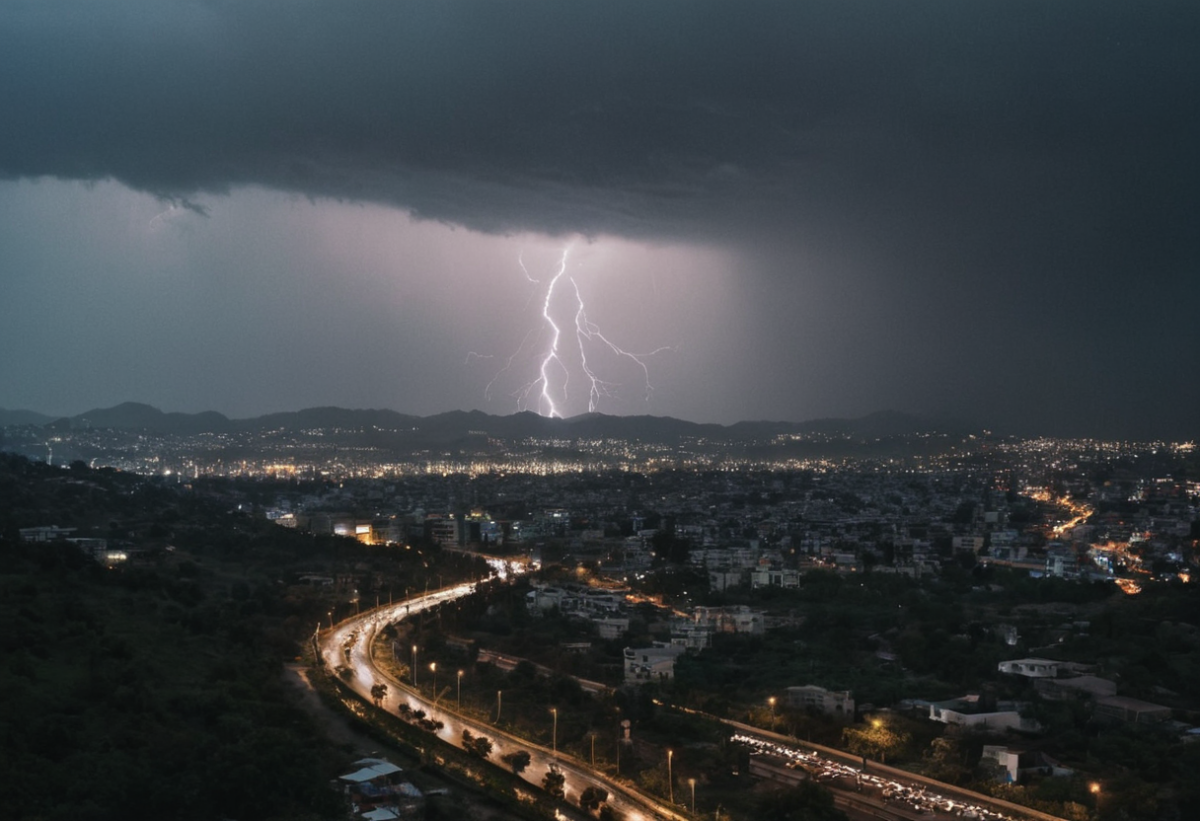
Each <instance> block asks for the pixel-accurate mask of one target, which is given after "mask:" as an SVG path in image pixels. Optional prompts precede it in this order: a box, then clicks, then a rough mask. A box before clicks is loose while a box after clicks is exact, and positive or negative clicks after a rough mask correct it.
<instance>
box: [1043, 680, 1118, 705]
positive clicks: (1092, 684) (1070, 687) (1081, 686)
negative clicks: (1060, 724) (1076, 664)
mask: <svg viewBox="0 0 1200 821" xmlns="http://www.w3.org/2000/svg"><path fill="white" fill-rule="evenodd" d="M1033 686H1034V688H1035V689H1036V690H1037V692H1038V695H1039V696H1041V697H1042V698H1048V699H1050V700H1051V701H1065V700H1067V699H1069V698H1105V697H1107V696H1115V695H1116V694H1117V683H1116V682H1115V681H1109V680H1108V679H1106V678H1099V677H1097V676H1074V677H1073V678H1055V679H1039V680H1038V681H1036V682H1034V685H1033Z"/></svg>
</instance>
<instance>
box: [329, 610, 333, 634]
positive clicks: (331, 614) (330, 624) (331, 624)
mask: <svg viewBox="0 0 1200 821" xmlns="http://www.w3.org/2000/svg"><path fill="white" fill-rule="evenodd" d="M329 629H330V630H332V629H333V611H332V610H330V611H329Z"/></svg>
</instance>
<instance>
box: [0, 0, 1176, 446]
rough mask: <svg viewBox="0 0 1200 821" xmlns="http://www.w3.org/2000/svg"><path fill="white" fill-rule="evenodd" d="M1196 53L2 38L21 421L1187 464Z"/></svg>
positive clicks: (5, 373)
mask: <svg viewBox="0 0 1200 821" xmlns="http://www.w3.org/2000/svg"><path fill="white" fill-rule="evenodd" d="M1198 14H1200V13H1198V12H1197V11H1196V10H1195V9H1193V8H1191V7H1189V6H1170V5H1164V6H1161V7H1154V8H1150V9H1145V8H1141V9H1132V8H1127V7H1126V6H1125V5H1124V4H1120V3H1104V4H1099V5H1098V4H1095V3H1088V4H1083V3H1070V2H1068V3H1056V4H1054V5H1053V6H1040V5H1020V4H1016V5H1014V4H1011V3H1005V4H989V3H983V4H972V5H971V6H970V7H963V8H947V7H945V6H944V5H942V4H932V3H921V4H906V5H904V6H902V7H901V6H895V5H894V4H882V3H849V4H847V3H836V4H834V3H829V4H826V3H814V4H804V6H803V7H800V8H797V7H794V4H781V5H776V4H764V5H762V6H760V7H750V8H749V9H747V8H741V7H738V8H733V7H729V6H726V5H721V4H708V3H688V4H672V3H664V4H655V5H654V6H653V7H649V8H647V7H645V6H644V5H642V4H621V3H615V4H614V3H606V4H603V5H590V4H585V5H572V6H570V7H566V6H563V7H560V6H557V5H541V4H527V5H522V6H520V7H515V8H513V7H505V6H498V5H495V4H490V3H489V4H473V3H460V4H449V5H447V4H429V5H426V4H405V5H404V6H396V7H393V6H391V5H390V4H389V5H386V6H385V5H376V4H359V5H351V6H344V5H337V6H334V5H332V4H330V5H326V4H310V5H303V6H293V5H291V4H289V5H288V6H287V7H286V8H285V7H284V6H283V5H281V4H277V3H247V4H238V5H235V6H226V5H224V4H220V3H168V4H163V3H147V2H141V0H128V1H127V2H116V1H115V0H114V2H106V3H100V4H88V5H86V6H85V5H78V4H72V3H54V2H51V3H43V4H35V5H24V4H13V5H11V6H8V7H6V8H4V9H3V10H0V78H3V79H0V99H2V100H4V105H5V109H6V111H8V112H9V113H10V116H9V117H7V120H8V125H7V126H6V128H5V129H4V130H3V131H2V132H0V248H3V249H4V252H3V254H0V286H2V288H3V292H4V293H5V296H6V298H5V299H4V300H2V301H0V345H2V346H3V348H4V350H5V351H6V356H5V357H3V359H2V361H0V386H3V387H2V388H0V407H3V408H9V409H21V408H26V409H29V410H34V411H38V412H42V413H47V414H51V415H73V414H77V413H81V412H84V411H86V410H89V409H91V408H97V407H107V406H111V405H115V404H118V403H120V402H124V401H130V400H133V401H142V402H146V403H148V404H151V405H154V406H156V407H160V408H162V409H163V410H167V411H183V412H199V411H205V410H217V411H219V412H221V413H224V414H226V415H227V416H230V417H233V418H245V417H250V416H256V415H260V414H265V413H272V412H280V411H289V410H298V409H301V408H305V407H314V406H326V405H337V406H343V407H361V408H365V407H375V408H389V409H394V410H397V411H399V412H402V413H410V414H415V415H422V416H424V415H431V414H436V413H439V412H444V411H449V410H455V409H464V410H471V409H479V410H483V411H486V412H488V413H493V414H508V413H512V412H514V411H516V410H520V409H529V410H534V411H537V412H540V413H543V414H550V413H557V414H558V415H563V416H573V415H576V414H578V413H585V412H587V411H589V410H595V411H598V412H601V413H610V414H619V415H628V414H649V415H655V416H670V417H675V418H680V419H686V420H689V421H695V422H702V423H705V422H717V423H722V424H731V423H734V422H738V421H748V420H763V419H772V420H786V421H804V420H808V419H816V418H824V417H849V418H854V417H861V416H864V415H867V414H870V413H873V412H877V411H882V410H888V409H895V410H900V411H904V412H910V413H917V414H923V415H927V416H933V417H938V418H952V419H958V420H963V421H967V422H969V423H970V424H978V425H980V426H983V427H994V428H996V429H1000V430H1006V431H1013V432H1016V433H1020V434H1027V435H1028V434H1044V435H1063V436H1111V437H1120V438H1131V439H1158V438H1162V439H1173V438H1191V437H1194V436H1195V432H1196V431H1195V428H1196V422H1195V408H1196V407H1200V383H1198V382H1197V380H1195V378H1194V370H1195V359H1196V350H1197V342H1198V341H1200V333H1198V332H1197V325H1196V323H1195V320H1194V315H1193V314H1194V305H1195V304H1197V300H1198V299H1200V277H1197V276H1196V271H1197V263H1198V262H1200V238H1197V235H1196V232H1195V229H1194V223H1195V218H1196V216H1197V214H1198V213H1200V164H1198V163H1197V160H1196V157H1195V152H1194V149H1193V148H1192V146H1193V145H1195V144H1196V143H1197V142H1200V114H1198V113H1197V110H1196V107H1195V105H1194V103H1192V102H1191V100H1194V99H1195V98H1196V96H1197V95H1196V92H1197V91H1198V89H1196V85H1197V83H1198V80H1197V78H1198V77H1200V71H1198V70H1197V68H1200V67H1197V66H1196V62H1197V60H1198V57H1197V56H1196V54H1195V51H1194V48H1192V47H1191V43H1192V42H1193V37H1192V32H1194V30H1195V28H1196V25H1197V24H1198V23H1200V17H1198ZM47 66H53V67H54V70H53V71H48V70H46V67H47ZM558 274H561V278H560V279H558V280H557V287H558V290H556V291H551V286H552V284H553V283H555V282H556V279H555V277H556V275H558ZM580 317H584V318H583V319H581V318H580ZM555 338H557V339H559V349H558V350H557V352H554V351H552V350H551V345H552V343H553V340H554V339H555ZM552 354H554V356H552Z"/></svg>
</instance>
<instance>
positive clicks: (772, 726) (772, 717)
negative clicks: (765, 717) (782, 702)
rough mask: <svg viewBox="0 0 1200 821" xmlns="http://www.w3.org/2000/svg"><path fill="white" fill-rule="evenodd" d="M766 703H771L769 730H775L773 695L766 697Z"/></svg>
mask: <svg viewBox="0 0 1200 821" xmlns="http://www.w3.org/2000/svg"><path fill="white" fill-rule="evenodd" d="M767 704H770V705H771V732H775V696H771V697H770V698H769V699H767Z"/></svg>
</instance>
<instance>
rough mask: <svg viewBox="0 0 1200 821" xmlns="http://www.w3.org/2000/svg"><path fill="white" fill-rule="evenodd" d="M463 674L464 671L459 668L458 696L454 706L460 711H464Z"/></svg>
mask: <svg viewBox="0 0 1200 821" xmlns="http://www.w3.org/2000/svg"><path fill="white" fill-rule="evenodd" d="M462 676H463V671H462V670H459V671H458V698H456V699H455V701H454V708H455V709H456V710H458V711H459V712H460V713H461V712H462Z"/></svg>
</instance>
